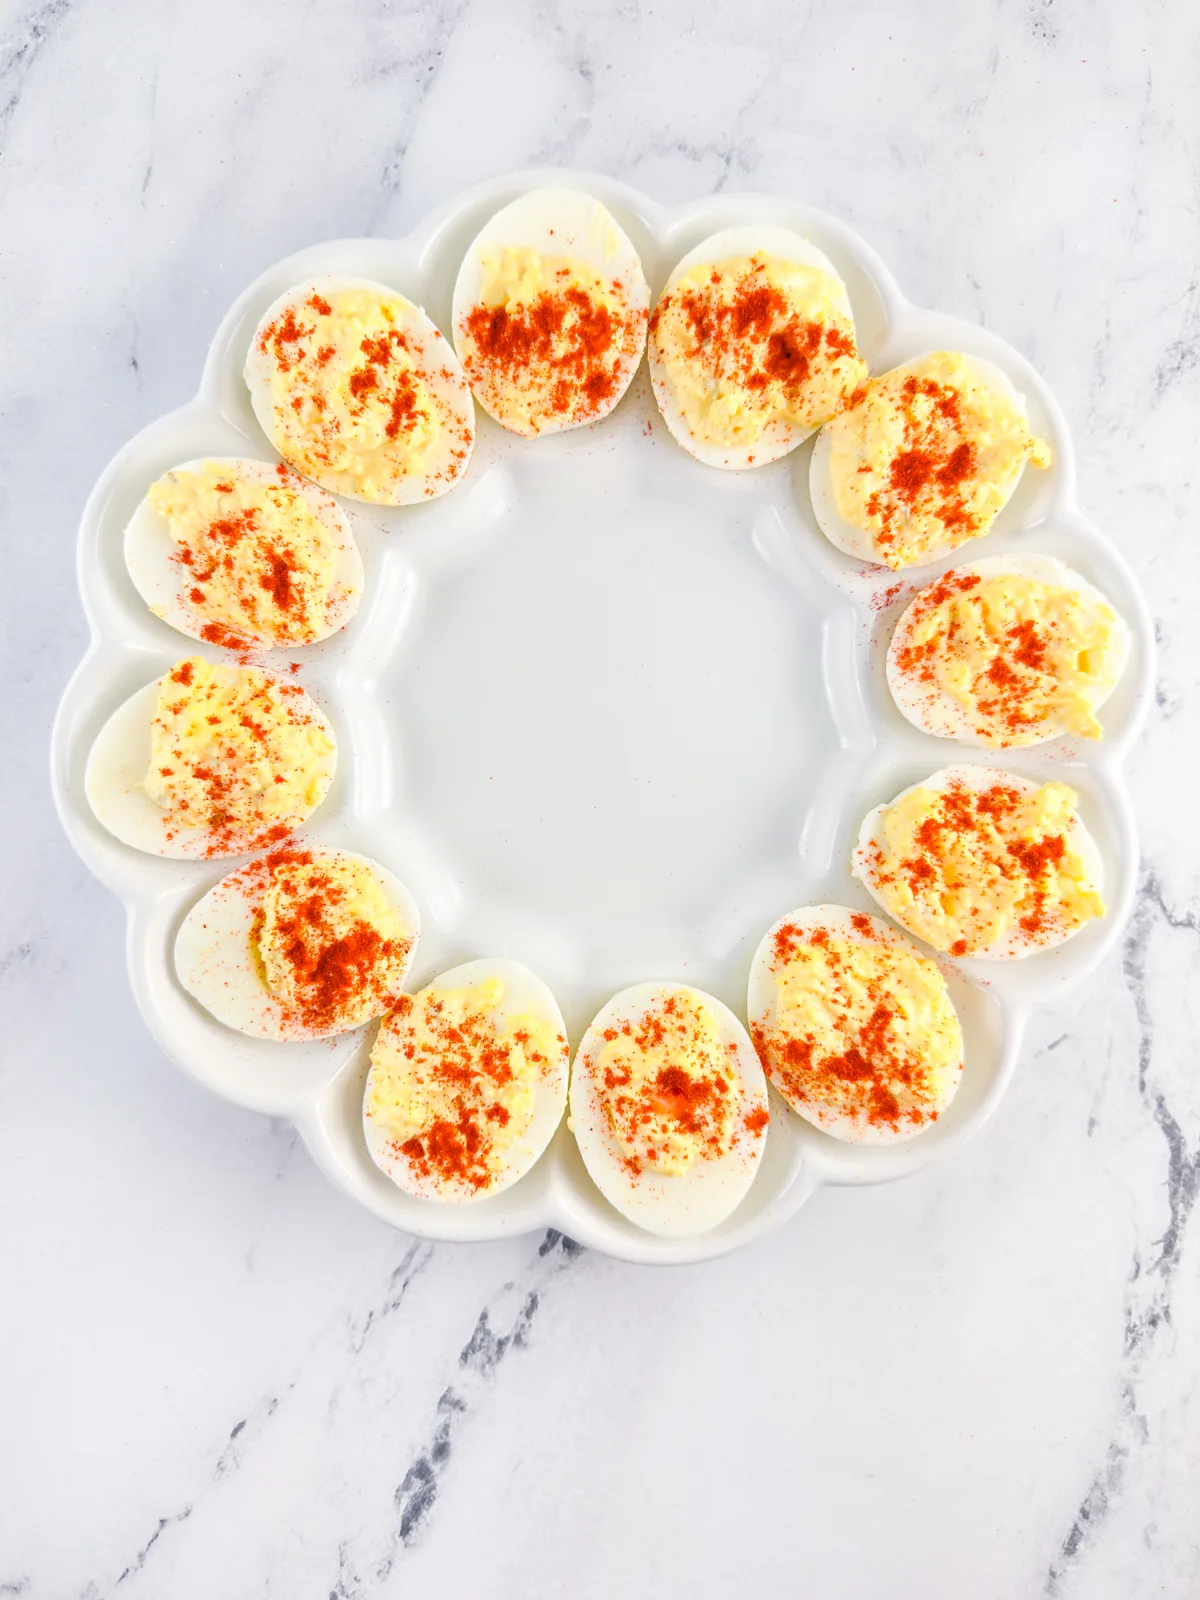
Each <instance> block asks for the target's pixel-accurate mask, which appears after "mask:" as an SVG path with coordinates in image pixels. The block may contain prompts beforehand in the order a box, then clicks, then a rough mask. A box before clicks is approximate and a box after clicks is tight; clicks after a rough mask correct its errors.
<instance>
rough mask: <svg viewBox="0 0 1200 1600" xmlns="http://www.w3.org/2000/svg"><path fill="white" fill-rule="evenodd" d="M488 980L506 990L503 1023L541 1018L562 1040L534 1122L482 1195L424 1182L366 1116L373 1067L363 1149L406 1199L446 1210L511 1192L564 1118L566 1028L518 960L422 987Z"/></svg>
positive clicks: (467, 966)
mask: <svg viewBox="0 0 1200 1600" xmlns="http://www.w3.org/2000/svg"><path fill="white" fill-rule="evenodd" d="M488 978H499V979H500V981H501V982H502V983H503V985H504V994H503V996H502V998H501V1001H500V1004H499V1005H498V1006H497V1008H496V1012H495V1015H496V1016H497V1017H498V1018H500V1019H501V1021H503V1020H504V1019H506V1018H514V1017H520V1016H530V1015H533V1016H538V1017H541V1018H543V1019H544V1020H545V1022H546V1023H547V1024H548V1025H549V1026H550V1028H551V1029H552V1030H553V1031H554V1032H555V1033H557V1034H558V1036H559V1037H560V1038H561V1039H562V1041H563V1042H562V1049H561V1052H560V1054H559V1055H558V1056H557V1057H556V1058H552V1060H551V1066H550V1070H549V1071H548V1072H545V1073H541V1072H539V1073H538V1075H537V1078H536V1081H535V1084H534V1109H533V1120H532V1121H531V1122H530V1124H529V1127H528V1128H527V1129H526V1131H525V1133H524V1134H523V1135H522V1136H521V1138H520V1139H519V1140H518V1141H517V1142H516V1143H515V1144H513V1145H512V1146H510V1147H509V1149H508V1150H506V1151H505V1152H504V1154H503V1166H502V1169H501V1171H500V1172H499V1173H498V1174H497V1176H496V1178H495V1180H494V1181H493V1182H492V1183H491V1184H489V1186H488V1187H487V1188H486V1189H482V1190H474V1189H471V1188H469V1187H467V1186H464V1185H461V1184H451V1183H445V1182H442V1181H440V1180H439V1179H438V1177H437V1175H436V1174H431V1175H430V1176H428V1177H425V1176H422V1174H421V1173H419V1172H418V1171H416V1170H415V1168H414V1167H413V1165H412V1163H411V1162H410V1161H409V1160H408V1158H407V1156H405V1155H404V1153H403V1151H402V1150H401V1149H400V1148H399V1147H398V1146H397V1145H396V1144H395V1143H394V1142H393V1140H392V1139H390V1138H389V1137H388V1135H387V1134H386V1133H385V1132H384V1130H383V1129H382V1128H380V1127H378V1126H377V1125H376V1123H375V1122H374V1120H373V1118H371V1117H370V1116H368V1115H367V1106H368V1104H369V1102H370V1094H371V1087H372V1084H373V1082H374V1076H375V1072H376V1068H375V1066H374V1065H372V1066H371V1068H370V1070H369V1071H368V1073H367V1082H366V1089H365V1092H364V1095H363V1136H364V1138H365V1139H366V1143H367V1150H368V1151H369V1152H370V1156H371V1160H372V1161H373V1162H374V1163H375V1165H376V1166H377V1167H378V1168H379V1169H380V1171H381V1172H384V1173H386V1174H387V1176H388V1177H389V1178H390V1179H391V1180H392V1182H393V1183H394V1184H395V1185H396V1186H397V1188H400V1189H403V1190H404V1191H405V1192H406V1193H407V1194H412V1195H416V1196H417V1198H418V1199H420V1200H435V1201H439V1202H440V1203H442V1204H446V1205H471V1204H476V1203H478V1202H479V1201H481V1200H489V1199H491V1197H492V1196H493V1195H496V1194H499V1193H501V1191H502V1190H504V1189H508V1188H510V1187H511V1186H512V1185H513V1184H514V1183H516V1182H517V1181H518V1179H520V1178H523V1177H524V1176H525V1174H526V1173H527V1172H529V1171H530V1169H531V1168H532V1167H533V1165H534V1163H535V1162H536V1161H537V1160H538V1158H539V1157H540V1156H541V1154H542V1152H543V1151H544V1150H545V1148H546V1146H547V1145H548V1144H549V1143H550V1140H551V1139H552V1138H553V1137H554V1132H555V1129H556V1128H557V1127H558V1125H559V1123H560V1122H561V1121H562V1114H563V1112H564V1110H565V1109H566V1105H567V1079H568V1076H569V1072H570V1061H571V1054H570V1049H569V1047H568V1045H567V1042H566V1041H567V1027H566V1023H565V1022H564V1021H563V1017H562V1012H561V1011H560V1010H559V1007H558V1001H557V1000H555V998H554V996H553V994H552V993H551V992H550V990H549V988H548V987H547V986H546V984H544V983H543V982H542V980H541V979H540V978H539V977H538V976H537V974H536V973H533V972H530V970H529V968H528V967H524V966H522V965H521V964H520V962H517V961H507V960H502V959H500V958H498V957H483V958H481V959H480V960H478V961H467V962H464V963H463V965H462V966H458V967H451V968H450V969H449V971H447V972H441V973H439V974H438V976H437V977H436V978H431V979H430V980H429V984H427V985H425V987H426V988H428V987H431V986H436V987H438V988H448V989H469V988H474V987H475V986H476V985H477V984H480V983H483V982H484V981H485V979H488ZM387 1025H388V1024H387V1019H386V1018H385V1020H384V1022H383V1023H382V1025H381V1026H382V1027H385V1028H386V1027H387Z"/></svg>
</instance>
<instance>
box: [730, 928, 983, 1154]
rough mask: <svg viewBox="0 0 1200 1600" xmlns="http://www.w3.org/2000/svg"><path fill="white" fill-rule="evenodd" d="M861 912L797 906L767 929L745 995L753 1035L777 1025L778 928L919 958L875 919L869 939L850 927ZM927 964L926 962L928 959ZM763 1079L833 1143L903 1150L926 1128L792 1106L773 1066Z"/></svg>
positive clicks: (954, 1088)
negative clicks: (900, 1147)
mask: <svg viewBox="0 0 1200 1600" xmlns="http://www.w3.org/2000/svg"><path fill="white" fill-rule="evenodd" d="M862 915H863V913H862V912H857V911H852V910H851V909H850V908H849V907H848V906H835V905H819V906H800V907H799V908H798V909H797V910H795V911H789V912H788V914H787V916H785V917H780V918H779V920H778V921H777V922H775V923H773V924H772V925H771V927H770V928H768V929H767V931H766V933H765V934H764V935H763V937H762V940H761V942H760V943H759V946H758V949H757V950H756V951H755V952H754V960H753V961H752V962H751V965H750V981H749V985H748V988H747V993H746V1015H747V1017H748V1019H749V1022H750V1026H751V1028H752V1029H754V1030H757V1031H759V1032H761V1033H769V1032H770V1031H771V1029H772V1028H773V1027H774V1025H775V1004H776V999H777V993H778V992H777V990H776V987H775V979H774V972H775V963H774V952H775V936H776V934H777V933H778V932H779V930H780V929H781V928H784V927H791V928H795V929H796V930H797V931H798V932H800V933H802V934H813V933H818V932H821V931H824V932H826V933H828V934H829V935H830V936H831V937H833V938H836V939H845V940H846V941H847V942H849V943H853V944H861V945H866V946H867V947H868V948H869V947H870V946H872V945H883V946H885V947H889V948H892V949H902V950H908V951H911V952H912V953H913V954H920V952H919V951H916V950H915V947H914V946H913V945H912V944H911V943H910V942H909V941H908V940H907V939H906V938H905V937H904V935H903V934H901V933H898V932H897V930H896V929H895V928H893V927H892V926H891V924H890V923H887V922H884V921H883V920H882V919H881V918H879V917H868V918H867V921H868V922H869V924H870V933H869V935H868V934H866V933H864V932H863V931H862V930H861V929H860V928H856V927H855V926H854V921H853V919H854V918H855V917H859V918H861V917H862ZM926 959H928V958H926ZM765 1066H766V1072H767V1076H768V1077H769V1078H770V1079H771V1082H772V1083H773V1084H774V1085H775V1088H776V1089H777V1090H778V1091H779V1094H780V1095H781V1096H782V1098H783V1099H784V1100H785V1101H787V1104H788V1108H789V1110H791V1111H793V1112H795V1114H796V1115H797V1116H798V1117H803V1118H804V1120H805V1121H806V1122H810V1123H812V1125H813V1126H814V1127H816V1128H820V1129H821V1131H822V1132H823V1133H828V1134H830V1135H832V1137H833V1138H835V1139H842V1140H845V1141H847V1142H850V1143H853V1144H901V1143H903V1142H904V1141H905V1140H907V1139H914V1138H916V1137H917V1136H918V1135H920V1134H921V1133H924V1132H925V1131H926V1130H925V1128H921V1127H916V1128H914V1127H911V1126H904V1127H895V1128H893V1127H890V1126H889V1125H888V1124H886V1123H873V1122H872V1121H871V1120H870V1119H869V1117H867V1116H866V1114H865V1113H864V1114H862V1115H857V1116H856V1115H851V1114H850V1113H849V1112H847V1111H843V1110H840V1109H838V1108H836V1107H816V1106H812V1105H796V1104H794V1103H793V1102H792V1100H791V1099H790V1098H789V1096H788V1093H787V1090H786V1088H785V1087H784V1085H783V1084H782V1083H781V1082H780V1081H779V1080H778V1079H777V1078H776V1077H775V1075H774V1073H773V1072H772V1070H771V1063H770V1061H767V1062H766V1063H765ZM962 1070H963V1064H962V1060H961V1058H960V1060H959V1062H958V1067H957V1070H956V1072H955V1075H954V1080H953V1083H952V1084H951V1085H950V1087H949V1090H948V1092H947V1093H946V1094H945V1095H944V1096H943V1098H942V1100H941V1101H940V1102H939V1103H938V1105H937V1106H936V1108H935V1109H936V1110H937V1111H938V1112H939V1113H940V1112H941V1111H944V1110H945V1108H946V1107H947V1106H948V1105H949V1104H950V1102H951V1100H953V1098H954V1096H955V1095H956V1094H957V1093H958V1086H959V1083H960V1082H961V1081H962Z"/></svg>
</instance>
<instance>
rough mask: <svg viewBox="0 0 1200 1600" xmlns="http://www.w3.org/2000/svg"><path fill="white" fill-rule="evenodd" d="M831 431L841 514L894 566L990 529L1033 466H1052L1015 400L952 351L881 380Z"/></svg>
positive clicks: (831, 459)
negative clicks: (1026, 468) (1025, 471)
mask: <svg viewBox="0 0 1200 1600" xmlns="http://www.w3.org/2000/svg"><path fill="white" fill-rule="evenodd" d="M828 432H829V446H830V448H829V475H830V480H831V483H832V487H833V495H834V500H835V501H836V504H837V509H838V512H839V513H840V515H841V516H842V518H843V519H844V520H845V521H846V522H848V523H850V524H851V526H852V527H855V528H859V529H861V530H862V531H863V532H864V533H867V534H869V535H870V537H871V539H872V541H873V544H874V547H875V553H876V556H877V559H878V560H880V561H881V562H883V563H884V564H885V565H886V566H889V567H891V568H893V569H899V568H901V567H906V566H911V565H912V564H913V563H914V562H917V561H925V560H929V559H931V557H932V556H935V555H938V554H940V553H941V552H942V550H944V549H955V548H957V547H958V546H959V545H961V544H964V543H965V542H966V541H967V540H968V539H975V538H979V537H980V536H982V535H983V534H985V533H987V531H988V529H989V528H990V527H991V525H992V522H993V521H994V520H995V517H996V515H997V513H998V512H999V511H1000V509H1001V507H1002V506H1003V505H1004V504H1005V502H1006V501H1007V500H1008V498H1009V496H1010V495H1011V493H1012V491H1013V489H1014V488H1015V487H1016V483H1017V479H1018V478H1019V477H1020V475H1021V469H1022V468H1023V467H1024V465H1025V463H1026V461H1029V462H1031V463H1032V465H1033V466H1035V467H1048V466H1049V465H1050V460H1051V455H1050V446H1049V445H1048V444H1047V443H1046V441H1045V440H1044V439H1038V438H1035V437H1034V436H1033V434H1032V433H1031V432H1030V430H1029V423H1028V420H1027V418H1026V416H1025V414H1024V410H1023V409H1022V407H1021V406H1019V405H1018V403H1017V401H1016V400H1015V399H1014V398H1013V396H1012V395H1010V394H1008V393H1006V392H1005V391H1004V390H1002V389H1000V388H999V387H998V386H997V385H996V384H995V383H994V382H992V381H991V380H989V379H988V378H987V377H986V376H985V375H984V374H983V373H982V372H981V371H980V370H979V368H978V367H976V366H975V365H974V363H973V362H971V361H970V360H969V359H968V357H966V356H965V355H962V354H960V353H958V352H955V351H948V350H939V351H935V352H934V353H933V354H932V355H929V356H926V357H924V358H923V359H922V360H920V361H912V362H909V363H908V365H907V366H903V367H897V368H895V369H894V370H893V371H892V372H885V373H882V374H881V375H880V376H879V377H877V378H872V379H871V381H870V383H869V384H868V385H867V392H866V394H865V395H864V396H863V397H862V398H861V399H860V400H858V402H857V404H855V405H853V406H851V407H850V408H849V409H847V410H846V411H843V412H842V414H841V415H840V416H839V417H836V418H835V419H834V421H833V422H832V423H831V424H830V425H829V430H828Z"/></svg>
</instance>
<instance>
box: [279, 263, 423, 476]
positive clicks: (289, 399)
mask: <svg viewBox="0 0 1200 1600" xmlns="http://www.w3.org/2000/svg"><path fill="white" fill-rule="evenodd" d="M415 309H416V308H415V307H414V306H413V305H411V304H410V303H409V301H407V300H405V299H404V298H403V296H401V295H381V294H379V293H377V292H376V291H374V290H372V289H344V290H339V291H334V290H330V291H329V292H328V293H313V294H310V295H309V297H308V299H307V300H305V301H304V302H303V304H302V305H299V306H297V307H294V308H292V309H289V310H288V311H285V312H284V313H283V314H282V316H279V317H277V318H276V319H275V320H274V321H273V322H272V323H271V324H270V326H269V327H267V328H266V329H265V330H264V331H263V333H262V334H260V336H259V341H258V348H259V351H260V352H261V353H262V354H263V355H265V356H266V357H267V358H268V371H269V374H270V394H271V409H272V412H273V415H274V419H275V438H274V443H275V445H276V448H277V449H278V450H279V453H280V454H281V455H282V456H283V457H284V459H285V460H287V461H289V462H290V463H291V465H292V466H294V467H295V468H297V470H298V471H300V472H303V473H304V474H305V476H306V477H310V478H313V479H315V480H316V481H317V482H318V483H323V484H325V485H326V486H327V487H328V488H331V489H333V490H335V492H339V493H345V494H349V495H353V496H354V497H355V498H356V499H360V500H366V501H370V502H372V503H373V504H377V505H387V504H390V503H391V502H392V500H393V499H394V496H395V492H396V489H397V486H398V485H399V484H400V483H402V482H403V481H404V480H405V479H406V478H409V477H411V476H412V475H413V474H415V473H418V472H420V471H421V469H422V467H423V465H424V464H425V462H426V461H427V459H428V457H429V454H430V451H431V449H432V447H433V446H434V444H435V443H436V441H437V439H438V437H439V433H440V431H441V426H442V425H441V420H440V411H439V407H438V405H437V402H436V401H435V399H434V396H433V393H432V391H431V389H430V387H429V384H428V383H427V381H426V378H425V376H424V374H423V372H422V369H421V367H420V366H419V365H418V362H417V359H416V356H415V355H414V352H413V348H412V344H411V340H410V337H409V335H408V334H406V333H405V332H404V328H405V326H406V324H407V322H408V320H409V319H410V318H411V316H412V315H413V313H414V311H415Z"/></svg>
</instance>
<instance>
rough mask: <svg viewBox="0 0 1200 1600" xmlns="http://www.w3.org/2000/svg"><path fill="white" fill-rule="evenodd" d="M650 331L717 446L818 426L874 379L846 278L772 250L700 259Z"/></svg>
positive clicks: (699, 429)
mask: <svg viewBox="0 0 1200 1600" xmlns="http://www.w3.org/2000/svg"><path fill="white" fill-rule="evenodd" d="M651 339H652V340H653V342H654V345H655V349H656V352H657V355H658V358H659V361H660V362H661V368H662V374H663V376H665V379H666V382H667V385H668V387H669V389H670V392H671V393H672V394H673V395H674V397H675V401H676V403H677V405H678V407H679V409H680V411H681V412H682V414H683V418H684V421H685V422H686V424H687V427H688V429H689V431H690V432H691V434H692V436H693V438H695V439H697V440H698V441H700V442H701V443H703V444H707V445H712V446H714V447H716V448H745V447H748V446H752V445H755V444H757V443H758V441H759V440H760V439H761V438H762V437H763V434H764V433H765V432H766V431H767V429H768V428H771V427H778V426H785V427H788V428H798V429H804V430H811V429H813V428H819V427H820V426H821V425H822V424H823V423H826V422H828V421H829V419H830V418H831V417H832V416H834V415H835V414H836V413H837V412H838V411H840V410H841V409H842V407H843V406H844V405H846V404H847V403H848V401H849V400H850V398H851V397H852V396H853V395H854V394H855V393H856V392H857V391H858V390H859V389H860V388H861V386H862V385H863V384H864V383H865V382H866V379H867V369H866V366H865V364H864V363H863V361H862V359H861V358H860V357H859V354H858V350H857V346H856V344H855V335H854V321H853V318H852V316H851V313H850V306H849V302H848V301H847V299H846V291H845V287H844V285H843V284H842V283H841V281H840V280H839V279H838V278H836V277H834V276H833V275H831V274H830V273H828V272H824V271H822V270H821V269H820V268H818V267H814V266H809V265H806V264H803V263H800V262H790V261H782V260H779V259H778V258H777V257H775V256H771V255H766V254H755V255H752V256H742V257H737V258H734V259H732V260H728V261H720V262H702V263H699V264H697V265H696V266H694V267H691V268H690V269H689V270H688V271H687V272H685V273H684V274H683V275H682V277H680V278H679V280H678V281H677V282H676V283H675V284H674V285H673V286H672V287H671V288H670V289H669V290H668V291H667V292H666V294H664V296H663V298H662V299H661V300H660V301H659V304H658V306H657V308H656V310H655V313H654V316H653V318H652V320H651Z"/></svg>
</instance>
